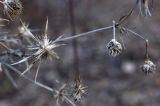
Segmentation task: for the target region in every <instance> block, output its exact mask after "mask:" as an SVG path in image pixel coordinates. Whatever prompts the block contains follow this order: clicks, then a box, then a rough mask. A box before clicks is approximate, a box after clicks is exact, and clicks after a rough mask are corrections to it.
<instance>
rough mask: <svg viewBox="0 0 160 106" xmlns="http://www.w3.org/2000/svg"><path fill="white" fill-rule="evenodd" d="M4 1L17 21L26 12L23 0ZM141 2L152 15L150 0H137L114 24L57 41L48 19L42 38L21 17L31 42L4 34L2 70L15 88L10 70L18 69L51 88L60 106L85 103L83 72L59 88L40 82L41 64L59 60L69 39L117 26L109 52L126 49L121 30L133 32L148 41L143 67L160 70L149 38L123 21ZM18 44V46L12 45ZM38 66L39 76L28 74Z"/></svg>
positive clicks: (143, 9)
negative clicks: (59, 50)
mask: <svg viewBox="0 0 160 106" xmlns="http://www.w3.org/2000/svg"><path fill="white" fill-rule="evenodd" d="M0 3H1V4H3V6H4V12H5V14H6V15H7V16H8V17H9V18H10V19H11V20H13V19H14V17H17V16H18V15H19V14H21V12H22V4H21V2H20V1H19V0H4V1H0ZM137 5H138V7H139V10H140V12H141V14H142V15H143V16H151V13H150V10H149V0H137V1H136V3H135V5H134V6H133V8H132V9H131V11H129V13H128V14H126V15H125V16H122V17H121V18H120V19H119V21H118V22H117V23H116V22H115V21H114V20H113V22H112V25H111V26H107V27H103V28H98V29H94V30H91V31H88V32H84V33H80V34H76V35H72V36H69V37H65V36H59V37H58V38H57V39H55V40H52V39H50V37H49V36H48V34H47V31H48V18H47V21H46V25H45V31H44V34H43V35H42V36H39V37H38V36H35V35H34V34H33V33H32V30H31V29H29V28H28V27H29V24H25V22H22V21H21V19H19V20H20V22H21V24H22V26H20V27H18V34H17V36H20V37H22V38H24V39H25V41H26V42H28V43H27V44H24V45H23V43H24V42H23V41H21V39H17V38H16V37H15V36H9V35H4V36H2V37H0V47H1V48H2V52H1V53H0V72H4V73H5V74H6V76H7V77H8V79H9V80H10V81H11V82H12V84H13V85H14V86H15V87H17V84H16V83H15V81H14V80H13V78H12V76H11V74H10V71H13V72H15V73H16V74H18V75H20V76H21V77H23V78H24V79H26V80H28V81H30V82H31V83H34V84H35V85H37V86H39V87H41V88H44V89H46V90H48V91H50V92H51V93H52V94H54V97H55V100H56V106H61V104H62V103H63V102H67V103H69V104H70V105H72V106H76V105H78V104H79V103H80V102H81V100H82V98H83V96H84V95H86V92H87V90H86V89H87V87H86V86H84V85H83V84H82V81H81V79H80V75H79V73H78V75H77V76H75V77H76V78H75V83H74V84H62V86H61V87H60V88H59V89H58V90H55V89H53V88H51V87H49V86H47V85H44V84H42V83H39V82H38V81H37V77H38V73H39V70H40V66H41V63H42V62H43V61H45V60H51V61H52V60H59V59H60V57H59V56H58V53H56V52H55V48H58V47H60V46H63V45H64V43H65V42H67V41H71V40H74V39H78V38H79V37H86V36H89V35H95V34H93V33H96V32H100V31H103V30H110V29H113V38H112V39H111V40H110V41H109V42H108V43H107V46H106V48H107V51H108V53H109V55H110V56H113V57H115V56H118V55H119V54H121V53H122V51H123V50H122V49H123V47H122V45H121V43H120V42H118V40H117V38H116V32H117V30H118V31H120V33H121V34H122V35H123V34H129V33H130V34H131V35H135V36H137V37H139V38H140V39H142V40H143V41H145V42H146V58H145V62H144V64H143V65H142V66H141V69H142V71H143V72H144V73H146V74H149V73H153V72H155V70H156V65H155V64H154V63H153V62H152V61H151V59H150V58H149V56H148V40H147V39H146V38H144V37H143V36H142V35H140V34H138V33H136V32H135V31H134V30H131V29H129V28H126V27H124V26H123V23H124V22H126V21H127V19H128V18H129V17H131V16H132V13H133V11H134V10H135V7H136V6H137ZM71 16H72V15H71ZM0 21H1V22H7V24H8V23H9V22H10V21H9V20H7V19H3V18H1V19H0ZM7 24H1V25H0V26H5V25H7ZM19 41H20V42H21V43H22V45H18V44H19ZM13 42H14V43H13ZM13 44H14V45H13ZM15 45H16V46H17V48H16V49H15V48H12V47H13V46H15ZM23 46H24V47H23ZM24 48H25V49H24ZM24 63H25V64H24ZM35 65H38V66H37V69H36V75H35V78H34V80H32V79H31V78H29V77H28V76H27V75H25V73H27V72H28V71H29V70H31V68H32V67H33V66H35ZM18 66H24V67H25V70H24V71H23V72H21V71H20V69H19V67H18Z"/></svg>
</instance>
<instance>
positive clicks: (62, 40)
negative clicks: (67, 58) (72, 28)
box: [55, 26, 113, 43]
mask: <svg viewBox="0 0 160 106" xmlns="http://www.w3.org/2000/svg"><path fill="white" fill-rule="evenodd" d="M111 28H113V26H108V27H103V28H99V29H95V30H92V31H88V32H84V33H80V34H77V35H74V36H70V37H66V38H62V39H59V40H57V41H56V42H55V43H57V42H64V41H68V40H72V39H76V38H79V37H83V36H87V35H90V34H91V33H95V32H100V31H102V30H108V29H111ZM93 35H94V34H93Z"/></svg>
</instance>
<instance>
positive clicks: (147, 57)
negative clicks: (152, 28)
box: [146, 40, 149, 60]
mask: <svg viewBox="0 0 160 106" xmlns="http://www.w3.org/2000/svg"><path fill="white" fill-rule="evenodd" d="M148 45H149V44H148V40H146V59H147V60H148V59H149V56H148Z"/></svg>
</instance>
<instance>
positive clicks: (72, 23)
mask: <svg viewBox="0 0 160 106" xmlns="http://www.w3.org/2000/svg"><path fill="white" fill-rule="evenodd" d="M68 6H69V18H70V22H69V24H70V28H71V33H72V36H74V35H75V34H76V19H75V14H74V2H73V0H69V4H68ZM72 46H73V56H74V60H73V62H74V64H73V65H74V70H75V71H74V72H75V79H77V78H79V76H80V70H79V53H78V45H77V40H76V39H73V42H72Z"/></svg>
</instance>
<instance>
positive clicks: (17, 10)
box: [1, 0, 22, 20]
mask: <svg viewBox="0 0 160 106" xmlns="http://www.w3.org/2000/svg"><path fill="white" fill-rule="evenodd" d="M1 3H3V5H4V13H6V15H7V16H8V17H9V18H10V19H11V20H12V18H14V17H15V16H17V15H19V14H21V13H22V4H21V2H20V1H19V0H4V1H3V2H1Z"/></svg>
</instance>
